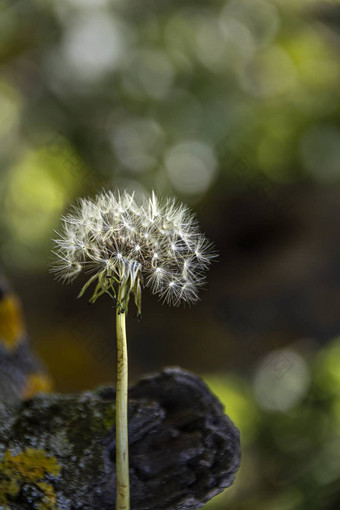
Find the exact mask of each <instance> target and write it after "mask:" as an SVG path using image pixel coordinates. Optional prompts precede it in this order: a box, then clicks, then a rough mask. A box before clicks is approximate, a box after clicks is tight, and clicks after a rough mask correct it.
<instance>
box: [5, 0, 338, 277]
mask: <svg viewBox="0 0 340 510" xmlns="http://www.w3.org/2000/svg"><path fill="white" fill-rule="evenodd" d="M335 4H336V3H335ZM330 7H331V6H330ZM317 9H318V4H316V3H315V2H311V1H309V2H303V3H299V2H287V1H283V0H275V1H271V2H269V1H266V0H253V1H252V2H248V1H246V0H231V1H222V0H214V1H213V2H210V3H209V4H206V3H205V2H191V1H190V0H186V1H185V2H169V1H165V2H154V1H151V0H147V1H146V2H143V5H141V3H140V2H137V1H135V0H129V1H125V0H124V1H122V0H116V1H114V2H109V1H108V0H86V1H80V0H65V1H64V2H56V1H53V0H50V1H47V2H42V1H40V0H27V1H22V0H15V1H9V0H1V1H0V13H1V17H0V61H1V68H0V140H1V144H2V147H3V149H2V151H1V157H0V158H1V159H0V164H1V167H2V172H1V177H0V179H1V180H0V190H1V191H0V193H1V196H0V198H1V201H2V203H3V204H4V208H5V209H4V213H5V214H2V215H1V218H0V228H1V232H2V237H3V238H4V240H5V241H6V242H4V245H3V249H2V253H3V259H4V260H5V262H6V263H7V264H8V265H9V266H12V265H13V264H15V265H16V266H18V267H22V268H24V269H27V268H31V269H32V268H34V269H38V268H40V269H41V268H42V264H44V262H45V260H46V254H47V253H48V247H49V244H48V243H49V238H50V232H51V230H53V228H54V227H55V225H56V222H57V218H58V216H59V215H60V213H61V212H62V211H63V209H64V207H65V206H66V205H67V204H68V203H69V202H70V201H71V200H72V199H73V198H74V197H75V196H78V195H80V194H84V193H91V194H93V193H94V192H95V191H96V190H98V189H100V188H101V187H102V186H110V187H116V186H120V187H122V186H123V187H127V188H129V189H135V190H136V191H137V192H139V191H143V190H144V189H150V188H155V189H156V190H157V191H159V192H162V193H164V194H171V193H175V194H177V195H179V196H180V197H181V198H183V199H185V200H186V201H188V202H191V203H197V202H200V201H201V200H202V199H203V198H204V197H209V196H211V193H213V192H214V189H215V188H216V186H218V187H221V189H222V188H224V189H225V190H227V189H228V190H229V189H232V187H233V186H237V187H240V186H241V188H242V187H243V188H247V186H248V182H249V181H250V180H252V179H254V176H256V175H257V174H258V173H262V174H264V176H267V177H269V178H270V180H271V183H272V186H273V187H274V186H276V185H279V184H287V183H292V182H294V181H301V180H306V179H307V180H310V181H315V182H320V183H332V182H335V181H337V182H338V181H339V176H340V173H339V171H338V160H339V156H340V131H339V128H338V120H339V115H340V113H339V112H340V97H339V94H338V83H339V79H340V67H339V65H338V64H339V54H338V47H337V45H336V44H334V43H335V42H336V40H335V39H336V32H334V31H332V29H331V28H329V26H328V25H327V24H326V23H324V22H323V21H322V20H320V19H319V17H318V16H317V12H318V11H317ZM22 250H25V256H23V252H22ZM26 251H27V253H29V257H27V253H26Z"/></svg>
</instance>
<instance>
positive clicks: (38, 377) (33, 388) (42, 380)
mask: <svg viewBox="0 0 340 510" xmlns="http://www.w3.org/2000/svg"><path fill="white" fill-rule="evenodd" d="M52 389H53V383H52V380H51V379H50V378H49V377H48V376H47V375H46V374H39V373H32V374H29V375H28V377H27V379H26V382H25V386H24V387H23V390H22V393H21V398H22V399H23V400H27V399H29V398H32V397H33V396H34V395H36V394H37V393H49V392H50V391H52Z"/></svg>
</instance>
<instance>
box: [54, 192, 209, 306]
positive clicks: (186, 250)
mask: <svg viewBox="0 0 340 510" xmlns="http://www.w3.org/2000/svg"><path fill="white" fill-rule="evenodd" d="M57 236H58V237H57V238H56V239H55V240H54V244H55V248H54V250H53V254H54V264H53V267H52V269H51V271H53V272H54V273H55V274H56V276H57V277H58V278H60V279H62V280H63V281H72V280H74V279H75V278H76V277H77V276H78V275H79V274H80V273H82V272H86V273H93V276H92V277H91V279H90V280H91V282H92V281H95V280H97V281H98V283H99V284H100V285H99V287H100V286H101V287H102V288H103V290H104V291H109V286H111V287H112V286H113V285H126V286H128V290H129V292H130V291H132V292H135V289H136V288H137V287H138V288H140V286H141V285H142V282H143V285H144V287H147V288H149V289H150V290H151V292H153V293H154V294H157V295H158V296H159V297H160V299H161V300H163V301H164V302H167V303H168V304H172V305H179V304H180V303H182V302H189V303H192V302H195V301H197V299H198V290H199V288H200V287H201V286H202V284H203V283H204V281H205V277H204V273H205V272H206V270H207V269H208V267H209V266H210V264H211V262H212V260H213V258H214V257H215V256H216V255H215V253H214V250H213V246H212V244H211V243H210V242H209V241H208V240H207V239H206V237H205V236H204V234H202V233H201V232H200V229H199V225H198V222H197V220H196V218H195V216H194V215H193V214H192V212H191V211H190V210H189V208H188V207H187V206H185V205H184V204H180V203H178V202H177V201H176V200H174V199H167V200H160V199H159V198H158V197H156V195H155V193H152V194H151V196H150V197H145V198H144V199H143V201H142V203H141V204H138V203H137V202H136V201H135V199H134V195H133V194H129V193H127V192H123V193H117V194H114V193H112V192H111V191H105V192H103V193H101V194H99V195H97V196H96V197H95V198H94V199H92V200H91V199H87V198H85V199H80V200H79V201H78V203H77V204H76V205H75V206H74V207H73V208H72V210H71V211H70V213H68V214H67V215H66V216H64V217H63V218H62V226H61V230H60V231H59V232H57ZM108 282H109V283H108ZM112 282H113V283H112Z"/></svg>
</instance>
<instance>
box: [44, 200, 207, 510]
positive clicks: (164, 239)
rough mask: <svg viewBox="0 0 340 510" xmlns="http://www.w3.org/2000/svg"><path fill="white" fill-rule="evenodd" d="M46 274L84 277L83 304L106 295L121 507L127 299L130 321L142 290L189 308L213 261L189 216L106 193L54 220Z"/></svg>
mask: <svg viewBox="0 0 340 510" xmlns="http://www.w3.org/2000/svg"><path fill="white" fill-rule="evenodd" d="M54 243H55V247H54V250H53V254H54V256H55V259H54V264H53V267H52V269H51V271H52V272H54V273H55V274H56V276H57V278H59V279H61V280H62V281H66V282H69V281H73V280H74V279H75V278H76V277H77V276H79V275H80V274H81V273H86V274H88V275H89V279H88V281H87V282H86V283H85V285H84V286H83V288H82V290H81V292H80V294H79V296H82V295H83V294H84V293H85V291H86V290H87V289H88V288H89V287H90V285H91V284H93V285H94V291H93V294H92V296H91V298H90V302H92V303H94V302H95V301H96V300H97V299H98V298H99V297H100V296H101V295H103V294H109V295H110V296H111V297H112V298H113V299H114V300H115V304H116V309H117V314H116V330H117V353H118V356H117V396H116V415H117V421H116V434H117V441H116V445H117V446H116V456H117V459H116V460H117V462H116V466H117V501H116V508H117V510H120V509H123V508H124V509H128V508H129V465H128V438H127V389H128V377H127V349H126V331H125V317H126V314H127V310H128V304H129V299H130V297H131V295H132V296H133V297H134V301H135V304H136V307H137V311H138V316H141V310H142V288H149V289H150V290H151V292H152V293H154V294H156V295H158V296H159V298H160V299H161V300H162V301H163V302H166V303H168V304H171V305H175V306H178V305H180V304H181V303H194V302H196V301H197V300H198V290H199V288H200V287H201V286H202V285H203V284H204V282H205V276H204V275H205V272H206V270H207V269H208V267H209V265H210V264H211V262H212V260H213V258H214V257H215V256H216V255H215V253H214V251H213V246H212V243H210V242H209V241H208V240H207V239H206V237H205V236H204V234H202V233H201V232H200V229H199V225H198V222H197V220H196V218H195V216H194V215H193V214H192V212H191V211H190V210H189V208H188V207H186V206H185V205H183V204H179V203H178V202H177V201H176V200H174V199H168V200H164V201H161V200H159V199H158V198H157V197H156V195H155V193H152V194H151V196H150V197H145V198H144V200H143V202H142V203H141V204H140V205H137V203H136V201H135V199H134V195H133V194H129V193H127V192H124V193H122V194H119V193H117V194H116V195H115V194H113V193H112V192H111V191H107V192H103V193H101V194H99V195H97V196H96V197H95V198H94V199H93V200H90V199H80V200H79V202H78V204H76V205H75V206H74V207H73V209H72V210H71V212H70V213H69V214H67V215H66V216H64V217H63V218H62V228H61V230H60V232H58V238H57V239H55V240H54Z"/></svg>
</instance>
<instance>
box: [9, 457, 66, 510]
mask: <svg viewBox="0 0 340 510" xmlns="http://www.w3.org/2000/svg"><path fill="white" fill-rule="evenodd" d="M60 470H61V467H60V466H59V464H58V462H57V460H56V459H55V458H54V457H48V456H47V455H46V453H45V452H44V450H37V449H34V448H27V449H26V450H25V451H22V452H21V453H19V454H17V455H13V454H12V451H11V450H7V451H6V452H5V454H4V456H3V458H2V460H1V461H0V505H4V508H7V509H9V508H10V507H9V506H8V504H9V498H10V499H11V498H15V496H17V495H18V494H19V492H20V488H21V486H22V484H24V483H26V484H31V485H32V486H35V487H36V488H39V489H40V490H41V492H42V497H41V502H40V503H39V507H38V508H39V510H57V509H58V505H57V499H56V494H55V491H54V488H53V487H52V485H50V484H49V483H47V482H46V475H47V474H49V475H53V476H58V474H59V473H60Z"/></svg>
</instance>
